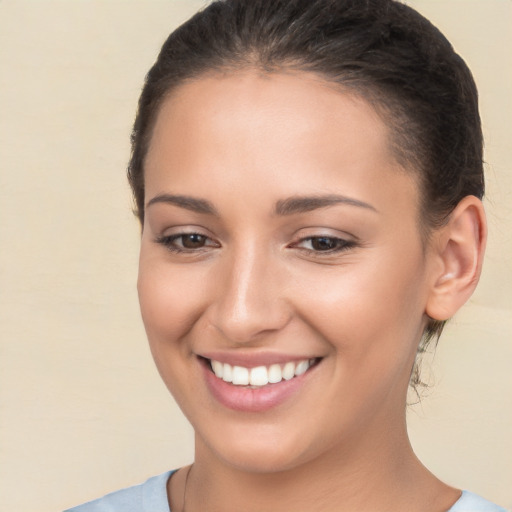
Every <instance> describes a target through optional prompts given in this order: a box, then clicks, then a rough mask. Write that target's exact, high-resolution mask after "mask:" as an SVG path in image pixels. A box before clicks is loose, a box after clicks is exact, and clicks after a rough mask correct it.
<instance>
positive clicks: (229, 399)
mask: <svg viewBox="0 0 512 512" xmlns="http://www.w3.org/2000/svg"><path fill="white" fill-rule="evenodd" d="M202 366H203V372H204V375H205V379H206V385H207V386H208V389H209V391H210V393H211V394H212V395H213V397H214V398H215V399H216V400H217V401H218V402H220V403H221V404H222V405H224V406H225V407H227V408H228V409H232V410H234V411H241V412H264V411H268V410H270V409H273V408H274V407H277V406H279V405H281V404H283V403H284V402H286V401H287V400H288V399H290V398H291V397H292V396H293V395H295V394H296V393H297V392H298V391H299V390H300V388H301V387H302V386H303V385H304V382H305V380H306V379H307V378H308V376H309V373H310V370H311V369H312V368H313V367H312V368H310V369H309V370H308V371H307V372H306V373H303V374H302V375H299V376H298V377H294V378H293V379H290V380H282V381H281V382H278V383H276V384H267V385H266V386H262V387H260V388H249V387H245V386H235V385H233V384H229V383H228V382H224V381H223V380H222V379H219V378H218V377H216V376H215V374H214V373H213V372H212V371H211V370H210V368H209V363H206V364H203V365H202ZM316 366H317V365H315V367H316Z"/></svg>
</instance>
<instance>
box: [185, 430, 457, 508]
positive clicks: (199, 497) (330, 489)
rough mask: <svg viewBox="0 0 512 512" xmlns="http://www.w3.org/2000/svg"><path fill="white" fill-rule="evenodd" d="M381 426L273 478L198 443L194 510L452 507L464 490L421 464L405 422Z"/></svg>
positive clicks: (191, 495)
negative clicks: (239, 465)
mask: <svg viewBox="0 0 512 512" xmlns="http://www.w3.org/2000/svg"><path fill="white" fill-rule="evenodd" d="M380 427H381V428H380V430H381V431H380V432H379V433H378V435H377V436H370V437H369V436H368V435H367V434H368V432H367V431H366V433H365V438H364V440H363V439H352V440H351V442H344V443H341V444H340V446H334V447H332V449H331V450H329V451H328V452H327V453H324V454H323V455H321V456H319V457H317V458H316V459H314V460H310V461H308V462H306V463H303V464H300V465H297V466H295V467H292V468H290V469H286V470H283V471H276V472H271V473H259V472H258V473H257V472H254V471H249V470H246V469H241V468H237V467H233V466H232V465H229V464H227V463H226V462H225V461H223V460H221V459H219V458H218V457H217V456H216V455H215V454H214V453H213V452H212V451H211V450H210V449H209V448H208V447H207V446H206V445H205V444H204V443H203V442H202V440H201V439H200V438H197V439H196V460H195V463H194V469H193V472H192V474H191V476H190V479H189V482H188V491H187V512H194V511H196V510H222V511H223V512H235V511H239V510H244V511H245V512H257V511H261V510H272V511H273V512H281V511H282V512H285V511H286V512H288V511H290V510H295V511H297V512H301V511H308V512H316V511H318V512H320V511H322V512H329V511H333V512H334V511H336V512H353V511H354V510H358V511H359V512H366V511H368V512H370V511H371V512H374V511H375V510H379V511H384V510H390V511H393V512H399V511H401V510H404V511H406V510H407V511H408V512H413V511H418V512H420V511H422V510H429V511H430V512H432V511H439V512H441V511H444V510H448V509H449V508H450V506H451V505H452V504H453V502H455V501H456V499H457V498H458V495H459V493H458V492H457V491H456V490H454V489H451V488H449V487H447V486H445V485H444V484H442V483H441V482H440V481H439V480H437V479H436V478H435V477H434V476H433V475H432V474H431V473H430V472H429V471H428V470H427V469H426V468H424V466H423V465H422V464H421V463H420V462H419V461H418V459H417V458H416V456H415V455H414V453H413V451H412V448H411V445H410V443H409V439H408V437H407V432H406V427H405V421H404V422H403V425H402V426H401V428H394V429H386V428H382V427H383V425H380ZM368 439H371V440H372V441H371V442H368V441H367V440H368ZM422 507H423V508H422Z"/></svg>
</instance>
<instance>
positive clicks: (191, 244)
mask: <svg viewBox="0 0 512 512" xmlns="http://www.w3.org/2000/svg"><path fill="white" fill-rule="evenodd" d="M180 238H181V245H182V246H183V247H184V248H185V249H200V248H201V247H204V246H205V244H206V240H207V237H205V236H204V235H199V234H197V233H191V234H190V235H180Z"/></svg>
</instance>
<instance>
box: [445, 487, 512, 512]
mask: <svg viewBox="0 0 512 512" xmlns="http://www.w3.org/2000/svg"><path fill="white" fill-rule="evenodd" d="M448 512H507V511H506V510H505V509H504V508H503V507H500V506H499V505H495V504H494V503H491V502H490V501H487V500H486V499H484V498H482V497H481V496H478V495H477V494H473V493H472V492H469V491H462V496H461V497H460V498H459V500H458V501H457V502H456V503H455V505H453V507H452V508H451V509H450V510H449V511H448Z"/></svg>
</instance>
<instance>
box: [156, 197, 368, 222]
mask: <svg viewBox="0 0 512 512" xmlns="http://www.w3.org/2000/svg"><path fill="white" fill-rule="evenodd" d="M156 203H164V204H171V205H174V206H178V207H180V208H185V209H186V210H191V211H193V212H196V213H200V214H203V215H214V216H216V217H218V216H219V213H218V211H217V209H216V208H215V206H213V204H212V203H211V202H210V201H207V200H206V199H199V198H196V197H192V196H184V195H174V194H160V195H158V196H155V197H153V198H152V199H151V200H149V201H148V203H147V204H146V208H149V207H150V206H151V205H152V204H156ZM337 204H346V205H349V206H356V207H359V208H365V209H368V210H372V211H375V212H376V211H377V210H376V209H375V208H374V207H373V206H372V205H371V204H368V203H365V202H364V201H360V200H359V199H354V198H351V197H346V196H340V195H332V194H330V195H323V196H297V197H289V198H287V199H281V200H279V201H277V203H276V206H275V209H274V212H275V215H279V216H287V215H293V214H297V213H306V212H310V211H313V210H318V209H320V208H326V207H329V206H334V205H337Z"/></svg>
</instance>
